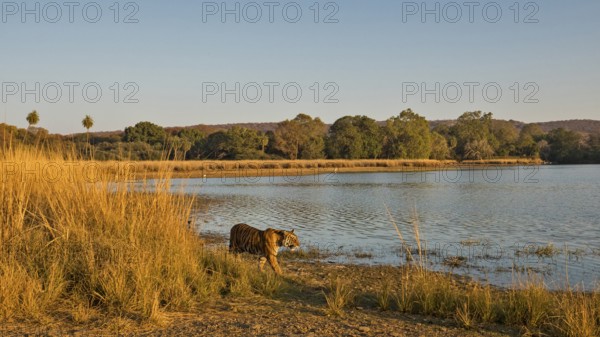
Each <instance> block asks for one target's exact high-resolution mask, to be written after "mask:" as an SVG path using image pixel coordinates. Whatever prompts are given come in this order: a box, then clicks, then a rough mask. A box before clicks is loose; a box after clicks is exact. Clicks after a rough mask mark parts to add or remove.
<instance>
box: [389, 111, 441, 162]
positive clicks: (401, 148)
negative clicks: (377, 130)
mask: <svg viewBox="0 0 600 337" xmlns="http://www.w3.org/2000/svg"><path fill="white" fill-rule="evenodd" d="M384 135H385V138H384V153H385V155H386V156H387V157H388V158H407V159H426V158H429V155H430V154H431V133H430V131H429V123H428V122H427V120H426V119H425V117H422V116H419V115H418V114H416V113H414V112H413V111H412V110H411V109H408V110H404V111H402V112H401V113H400V115H399V116H397V117H392V118H390V119H388V120H387V122H386V126H385V129H384Z"/></svg>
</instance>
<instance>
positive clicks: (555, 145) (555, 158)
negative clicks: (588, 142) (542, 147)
mask: <svg viewBox="0 0 600 337" xmlns="http://www.w3.org/2000/svg"><path fill="white" fill-rule="evenodd" d="M546 138H547V141H548V149H547V150H546V151H544V153H543V156H542V157H543V159H545V160H548V161H550V162H553V163H559V164H576V163H580V162H582V160H583V151H582V150H583V138H582V136H581V134H579V133H577V132H575V131H571V130H566V129H563V128H558V129H554V130H552V131H550V132H549V133H548V135H547V137H546Z"/></svg>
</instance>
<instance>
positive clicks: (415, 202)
mask: <svg viewBox="0 0 600 337" xmlns="http://www.w3.org/2000/svg"><path fill="white" fill-rule="evenodd" d="M173 184H174V186H173V188H174V189H176V190H180V189H182V188H183V189H184V190H185V191H186V192H187V193H193V194H197V195H199V197H200V199H201V200H204V201H205V204H206V205H207V206H206V207H202V209H199V210H198V212H197V214H196V216H197V218H198V219H197V226H198V231H200V232H217V233H223V234H227V235H228V233H229V229H230V228H231V226H233V225H234V224H237V223H241V222H244V223H248V224H250V225H253V226H255V227H258V228H261V229H264V228H267V227H273V228H281V229H288V230H290V229H292V228H293V229H296V232H297V234H298V236H299V238H300V240H301V243H302V245H303V246H304V248H305V249H307V248H310V247H317V248H319V249H321V250H323V251H325V252H329V253H331V254H332V255H327V256H324V257H323V261H325V262H327V261H331V262H351V263H366V264H392V265H400V264H406V263H408V262H407V257H406V255H407V253H406V250H407V249H406V248H408V249H409V250H413V251H414V249H415V248H416V244H415V243H416V239H415V235H414V233H413V223H414V218H415V214H417V215H418V221H419V228H420V240H421V242H422V246H423V248H425V247H426V248H427V252H428V253H427V254H426V255H425V256H426V257H427V264H428V265H429V266H430V267H431V268H433V269H436V270H449V271H452V272H454V273H458V274H463V275H470V276H473V277H475V278H478V279H483V280H487V281H489V282H490V283H492V284H496V285H508V284H511V283H512V280H513V279H516V278H517V275H516V274H518V273H519V272H521V273H524V272H527V271H529V272H531V273H534V274H536V275H540V276H541V277H544V279H545V281H546V282H547V284H548V286H549V287H551V288H564V287H565V284H566V282H567V281H566V280H567V279H568V280H569V283H570V284H571V285H574V286H577V285H579V286H582V285H583V286H585V287H586V289H590V288H592V287H594V286H596V285H597V281H599V277H600V210H599V206H600V166H542V167H536V168H526V167H503V168H495V167H489V168H487V169H481V168H476V169H463V170H460V171H456V170H437V171H433V172H416V173H410V172H394V173H356V174H323V175H319V176H301V177H275V178H273V177H263V178H238V179H235V178H227V179H205V180H202V179H186V180H175V181H173ZM388 209H389V214H388V211H387V210H388ZM415 210H416V212H415ZM392 219H393V220H392ZM394 222H395V223H396V224H397V225H398V227H399V229H400V232H401V233H402V235H403V236H404V238H405V240H406V246H404V245H403V244H402V241H401V240H400V239H399V237H398V234H397V232H396V229H395V227H394ZM548 245H552V247H554V251H552V249H549V250H548V249H547V250H546V251H547V252H550V254H543V253H544V251H543V250H542V249H541V248H543V247H546V246H548ZM452 262H454V263H452ZM566 271H568V278H567V277H566V275H567V273H566Z"/></svg>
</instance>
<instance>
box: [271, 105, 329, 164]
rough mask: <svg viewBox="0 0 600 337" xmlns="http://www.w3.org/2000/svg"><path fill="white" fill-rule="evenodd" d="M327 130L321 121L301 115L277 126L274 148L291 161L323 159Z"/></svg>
mask: <svg viewBox="0 0 600 337" xmlns="http://www.w3.org/2000/svg"><path fill="white" fill-rule="evenodd" d="M326 129H327V127H326V126H325V123H323V122H322V121H321V119H319V118H315V119H313V118H312V117H310V116H308V115H305V114H299V115H298V116H296V118H294V119H292V120H285V121H283V122H281V123H279V124H278V125H277V128H276V129H275V131H274V132H273V133H274V140H275V144H274V146H275V148H276V149H277V150H278V151H280V152H281V153H283V154H284V155H285V156H287V157H288V158H290V159H319V158H323V157H324V153H325V151H324V150H325V133H326Z"/></svg>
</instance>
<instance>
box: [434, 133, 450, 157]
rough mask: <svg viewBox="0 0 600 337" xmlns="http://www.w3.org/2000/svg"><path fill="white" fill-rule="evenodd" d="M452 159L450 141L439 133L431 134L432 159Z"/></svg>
mask: <svg viewBox="0 0 600 337" xmlns="http://www.w3.org/2000/svg"><path fill="white" fill-rule="evenodd" d="M449 157H450V148H449V147H448V141H447V140H446V138H445V137H444V136H442V135H440V134H439V133H437V132H432V133H431V155H430V156H429V158H430V159H437V160H444V159H448V158H449Z"/></svg>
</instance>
